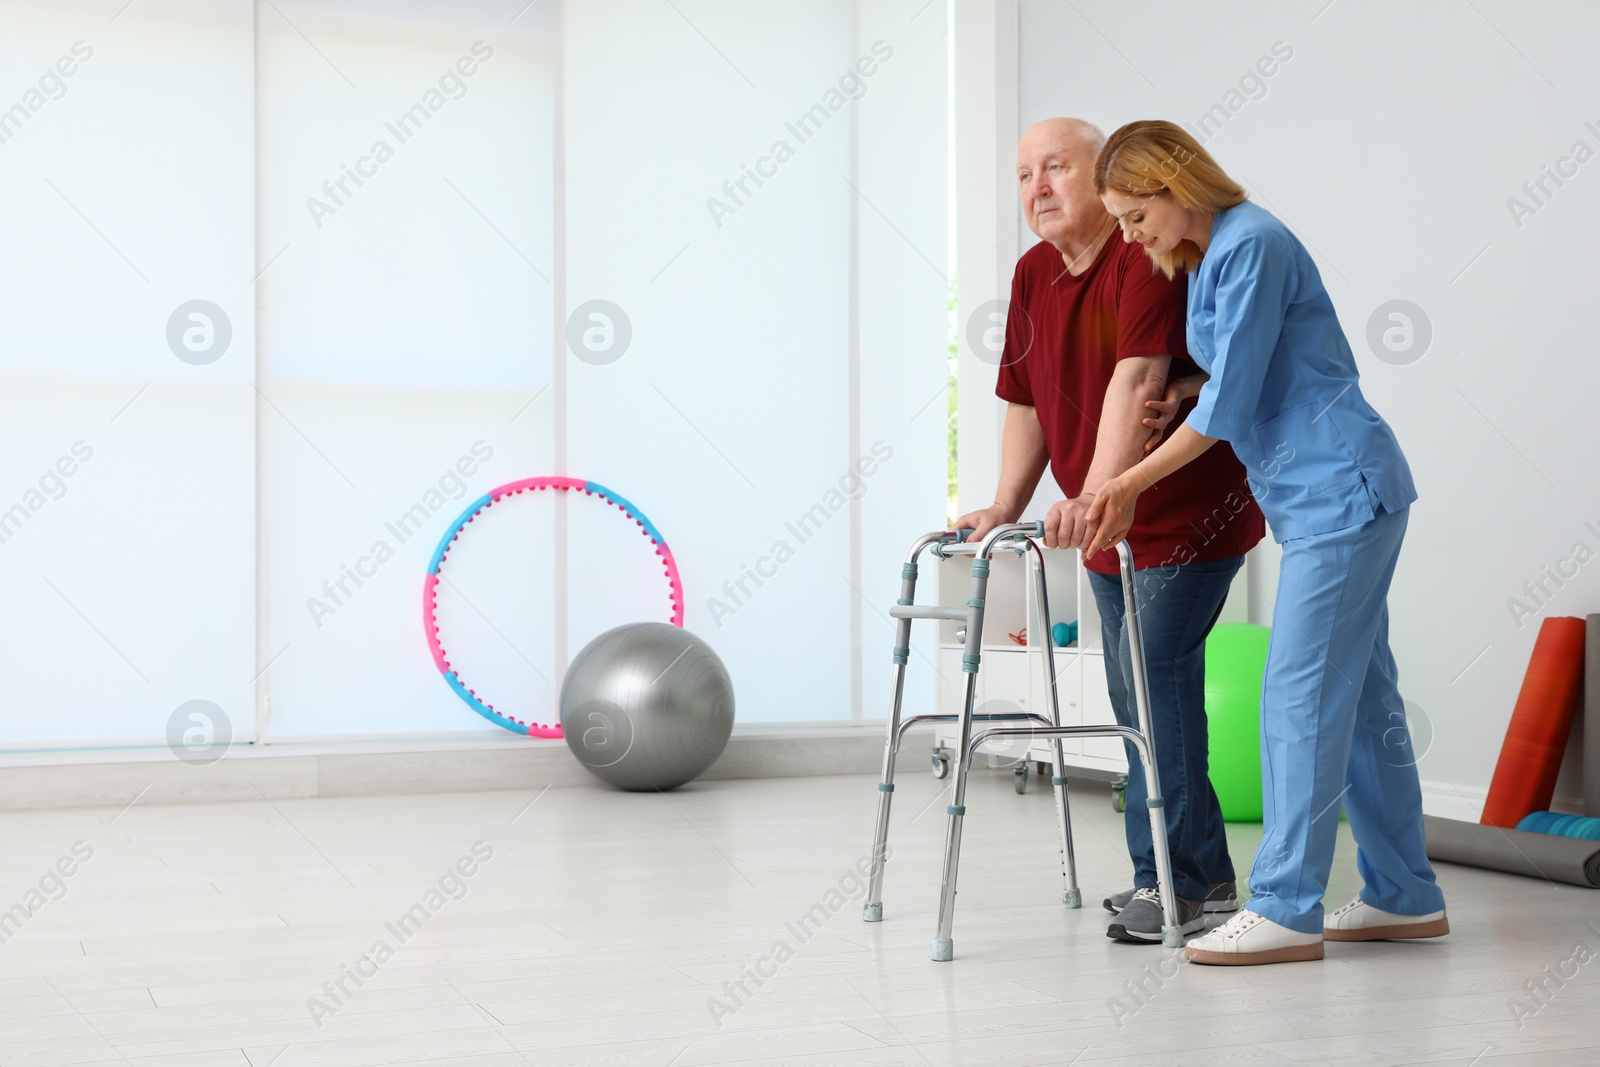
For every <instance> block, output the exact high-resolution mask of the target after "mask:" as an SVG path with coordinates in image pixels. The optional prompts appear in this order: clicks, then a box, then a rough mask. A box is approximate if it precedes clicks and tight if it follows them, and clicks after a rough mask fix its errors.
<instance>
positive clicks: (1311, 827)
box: [1248, 508, 1444, 934]
mask: <svg viewBox="0 0 1600 1067" xmlns="http://www.w3.org/2000/svg"><path fill="white" fill-rule="evenodd" d="M1409 511H1410V509H1409V508H1404V509H1401V510H1400V511H1398V512H1393V513H1390V512H1380V513H1379V514H1378V515H1377V517H1376V518H1374V519H1372V520H1371V521H1370V522H1367V523H1364V524H1362V525H1360V526H1352V527H1349V528H1347V529H1343V530H1335V531H1333V532H1332V533H1325V534H1313V535H1310V536H1307V537H1297V538H1292V539H1290V540H1288V541H1285V542H1284V543H1283V567H1282V570H1281V572H1280V574H1279V578H1278V601H1277V606H1276V608H1275V609H1274V613H1273V623H1272V643H1271V647H1270V649H1269V651H1268V653H1267V672H1266V678H1265V680H1264V683H1263V686H1262V694H1261V780H1262V792H1263V800H1264V802H1265V813H1264V814H1265V817H1264V821H1263V822H1264V824H1263V827H1262V837H1261V848H1260V850H1259V851H1257V853H1256V858H1255V865H1254V869H1253V870H1252V871H1251V874H1250V892H1251V899H1250V903H1249V905H1248V907H1249V908H1250V910H1251V911H1253V912H1255V913H1256V914H1258V915H1262V916H1264V917H1266V918H1268V919H1271V920H1272V921H1273V922H1275V923H1278V924H1280V925H1282V926H1287V927H1288V928H1290V929H1291V930H1298V931H1300V932H1301V933H1307V934H1315V933H1321V932H1322V915H1323V908H1322V897H1323V893H1324V892H1325V891H1326V889H1327V886H1328V872H1329V870H1330V869H1331V867H1332V866H1333V848H1334V842H1335V839H1336V837H1337V835H1338V830H1339V807H1340V804H1341V803H1342V804H1343V805H1344V810H1345V813H1346V814H1347V815H1348V816H1349V818H1350V830H1351V833H1352V834H1353V835H1354V837H1355V839H1356V845H1357V851H1356V865H1357V867H1358V869H1359V870H1360V872H1361V878H1362V882H1363V886H1362V890H1361V899H1362V900H1363V901H1365V902H1366V903H1367V904H1369V905H1371V906H1372V907H1375V908H1380V909H1382V910H1383V911H1387V912H1392V913H1394V914H1397V915H1424V914H1427V913H1428V912H1432V911H1438V910H1439V909H1441V908H1443V907H1444V894H1443V893H1441V892H1440V891H1439V887H1438V885H1437V884H1435V882H1434V875H1433V868H1432V866H1430V865H1429V863H1428V857H1427V853H1426V848H1425V844H1426V842H1425V839H1424V834H1423V824H1422V789H1421V785H1420V783H1419V782H1418V780H1417V768H1416V757H1415V754H1414V753H1413V751H1412V748H1411V739H1410V736H1409V731H1408V730H1407V729H1406V728H1405V726H1406V721H1405V705H1404V703H1403V702H1402V701H1401V699H1400V689H1399V674H1398V672H1397V671H1396V669H1395V663H1394V656H1393V655H1392V654H1391V653H1390V651H1389V609H1388V606H1387V604H1386V598H1387V597H1388V594H1389V582H1390V580H1391V579H1392V578H1393V577H1394V568H1395V562H1396V560H1397V559H1398V558H1399V555H1400V543H1401V541H1403V540H1404V538H1405V531H1406V519H1407V517H1408V515H1409ZM1397 728H1398V729H1397Z"/></svg>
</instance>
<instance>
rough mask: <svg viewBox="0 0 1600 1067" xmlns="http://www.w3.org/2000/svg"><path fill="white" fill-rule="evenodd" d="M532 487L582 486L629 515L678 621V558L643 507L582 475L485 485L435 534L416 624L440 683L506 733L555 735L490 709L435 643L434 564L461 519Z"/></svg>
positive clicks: (557, 731) (459, 529) (557, 730)
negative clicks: (660, 568) (651, 553)
mask: <svg viewBox="0 0 1600 1067" xmlns="http://www.w3.org/2000/svg"><path fill="white" fill-rule="evenodd" d="M537 489H565V490H568V491H573V492H582V493H584V494H586V495H588V496H597V497H599V498H600V499H602V500H604V501H605V502H606V503H608V504H610V505H611V506H612V507H615V508H617V509H618V510H620V511H621V512H622V513H623V514H624V515H626V516H628V518H630V519H632V520H633V522H634V525H635V526H638V527H639V528H640V529H641V530H642V531H643V532H644V535H645V536H646V537H648V538H649V539H650V543H651V544H652V545H654V546H655V550H656V555H657V556H660V557H661V561H662V563H664V564H665V565H666V574H667V586H668V590H669V596H670V599H671V601H672V619H671V622H672V625H674V626H682V625H683V581H682V580H681V579H680V578H679V576H678V562H677V560H675V559H673V558H672V549H670V548H668V547H667V542H666V539H665V538H663V537H662V536H661V531H660V530H657V529H656V528H655V525H654V524H653V523H652V522H651V521H650V520H649V519H647V518H645V517H644V513H643V512H641V511H640V510H639V509H638V508H636V507H634V506H633V505H632V504H631V503H629V502H628V501H627V500H625V499H623V498H622V497H621V496H619V495H618V494H616V493H613V492H612V491H611V490H609V489H607V488H606V487H605V486H603V485H600V484H598V483H596V482H587V481H584V480H583V479H582V478H524V479H522V480H521V481H517V482H507V483H506V484H505V485H502V486H500V487H499V488H498V489H491V490H489V492H487V493H485V494H484V495H483V496H481V497H479V498H478V499H477V500H474V501H473V502H472V503H471V504H469V505H468V506H467V510H465V511H463V512H462V513H461V515H460V517H458V518H457V519H456V521H455V522H454V523H453V524H451V526H450V529H449V530H447V531H446V532H445V535H444V537H442V538H441V539H440V540H439V547H438V548H436V549H434V551H433V559H432V561H431V562H429V564H428V576H427V578H426V579H425V580H424V581H423V583H422V629H423V632H424V633H425V634H427V637H428V650H429V651H430V652H432V653H433V665H434V666H435V667H438V668H439V673H440V674H442V675H443V676H444V680H445V683H446V684H448V685H449V686H450V688H451V689H453V690H454V691H455V694H456V696H458V697H460V698H461V699H462V700H464V701H466V704H467V707H469V708H471V709H472V710H473V711H475V712H477V713H478V714H479V715H482V716H483V717H484V718H485V719H488V720H489V721H490V722H492V723H494V724H495V725H496V726H503V727H505V728H506V729H507V730H510V731H511V732H512V733H518V734H527V735H528V736H529V737H560V736H562V734H561V724H560V723H556V724H555V725H553V726H545V725H542V724H540V723H534V722H523V721H522V720H521V719H518V718H516V717H515V716H512V715H506V714H504V713H503V712H499V711H496V710H495V707H494V705H493V704H490V703H489V702H487V701H486V700H484V699H483V698H481V697H479V696H478V694H477V692H476V691H475V690H473V689H471V688H469V687H468V686H467V684H466V683H465V682H463V681H462V680H461V677H460V675H458V674H456V672H455V669H454V668H452V667H451V666H450V660H449V658H448V657H447V655H446V653H445V650H444V646H443V645H441V644H440V643H439V620H438V617H437V612H438V608H439V605H438V590H439V568H440V567H442V566H443V565H444V560H445V557H446V556H448V555H449V554H450V549H451V547H452V546H453V545H454V544H455V542H456V540H457V539H458V538H460V536H461V534H462V533H463V532H464V531H465V530H466V528H467V523H469V522H471V521H472V520H474V519H476V518H477V517H478V515H479V513H480V512H482V511H483V510H484V509H485V508H487V507H489V506H490V505H491V504H493V503H495V502H496V501H497V500H500V499H501V498H503V497H508V496H515V495H516V494H518V493H525V492H528V491H530V490H537Z"/></svg>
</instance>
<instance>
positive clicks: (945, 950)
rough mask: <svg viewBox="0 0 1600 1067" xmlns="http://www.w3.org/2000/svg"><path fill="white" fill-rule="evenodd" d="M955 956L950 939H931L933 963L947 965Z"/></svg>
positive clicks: (953, 946)
mask: <svg viewBox="0 0 1600 1067" xmlns="http://www.w3.org/2000/svg"><path fill="white" fill-rule="evenodd" d="M955 954H956V945H955V942H954V941H952V940H950V938H948V937H936V938H934V939H933V962H934V963H949V962H950V961H951V960H952V959H954V958H955Z"/></svg>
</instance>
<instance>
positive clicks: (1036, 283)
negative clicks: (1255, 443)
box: [995, 233, 1266, 574]
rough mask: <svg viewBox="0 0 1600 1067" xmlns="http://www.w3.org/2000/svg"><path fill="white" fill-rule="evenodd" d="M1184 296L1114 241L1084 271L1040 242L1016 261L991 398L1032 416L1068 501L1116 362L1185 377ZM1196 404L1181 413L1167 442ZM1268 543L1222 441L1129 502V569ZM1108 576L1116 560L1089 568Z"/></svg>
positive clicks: (1088, 455) (1222, 555)
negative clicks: (1142, 361) (1158, 367)
mask: <svg viewBox="0 0 1600 1067" xmlns="http://www.w3.org/2000/svg"><path fill="white" fill-rule="evenodd" d="M1185 301H1186V286H1185V284H1184V279H1183V278H1182V277H1181V276H1180V277H1178V278H1176V279H1174V280H1171V281H1169V280H1168V279H1167V278H1166V276H1165V275H1163V274H1161V273H1159V272H1158V271H1156V270H1155V269H1154V268H1153V267H1152V265H1151V263H1150V260H1149V258H1148V257H1147V256H1146V255H1145V254H1144V250H1143V249H1141V248H1140V247H1139V246H1137V245H1131V244H1128V243H1127V242H1126V241H1124V240H1122V238H1121V236H1120V235H1119V234H1115V233H1113V234H1112V235H1111V237H1110V238H1109V239H1107V241H1106V243H1105V246H1104V247H1103V248H1101V249H1100V253H1099V255H1097V256H1096V257H1095V261H1094V263H1093V264H1091V265H1090V267H1089V269H1088V270H1086V271H1084V272H1083V273H1082V274H1080V275H1078V276H1077V277H1073V276H1072V275H1071V274H1069V273H1068V272H1067V269H1066V265H1065V264H1064V263H1063V262H1062V260H1061V253H1060V252H1059V251H1057V250H1056V248H1055V247H1054V246H1053V245H1051V244H1050V243H1049V242H1047V241H1041V242H1040V243H1039V244H1037V245H1035V246H1034V247H1033V248H1031V249H1029V250H1028V251H1027V252H1026V253H1025V254H1024V255H1023V257H1022V258H1021V259H1020V260H1018V261H1017V270H1016V273H1015V274H1014V275H1012V279H1011V306H1010V308H1009V310H1008V312H1007V315H1006V342H1005V351H1004V353H1003V355H1002V358H1001V365H1000V381H999V384H998V385H997V386H996V387H995V392H996V393H997V394H998V395H999V397H1000V398H1001V399H1002V400H1006V401H1009V402H1011V403H1013V404H1025V405H1027V406H1029V407H1032V408H1034V409H1035V410H1036V411H1037V412H1038V414H1039V425H1040V426H1041V427H1043V429H1044V439H1045V444H1046V446H1047V448H1048V449H1049V452H1050V469H1051V471H1052V472H1054V474H1055V479H1056V484H1057V485H1059V486H1060V487H1061V491H1062V492H1063V493H1065V494H1066V496H1067V497H1068V498H1069V499H1070V498H1072V497H1075V496H1077V495H1078V494H1079V493H1081V492H1082V491H1083V482H1084V479H1085V478H1087V477H1088V475H1089V464H1090V463H1091V462H1092V461H1093V459H1094V445H1095V435H1096V432H1097V430H1098V427H1099V425H1100V408H1101V405H1102V404H1103V403H1104V401H1105V397H1106V388H1107V387H1108V386H1109V385H1110V384H1111V374H1112V371H1113V369H1114V368H1115V367H1116V363H1117V361H1118V360H1120V359H1128V358H1130V357H1133V356H1172V357H1173V367H1172V373H1173V375H1174V376H1176V375H1178V374H1180V373H1182V372H1183V371H1185V370H1189V371H1192V369H1193V364H1191V363H1190V362H1189V360H1188V356H1187V351H1188V350H1187V347H1186V343H1185V337H1184V318H1185V314H1186V311H1187V309H1186V307H1185ZM1193 407H1194V401H1193V400H1190V401H1187V402H1185V404H1184V405H1183V407H1181V408H1180V409H1179V410H1178V418H1177V420H1176V421H1175V422H1174V423H1173V425H1172V426H1170V427H1168V432H1169V433H1170V432H1171V431H1172V430H1173V429H1175V428H1176V427H1177V425H1178V424H1180V423H1182V422H1183V420H1184V418H1186V417H1187V416H1188V414H1189V411H1190V410H1191V409H1192V408H1193ZM1265 532H1266V525H1265V523H1264V522H1263V520H1262V518H1261V509H1260V508H1258V507H1257V506H1256V502H1255V499H1254V498H1253V497H1252V496H1251V495H1250V489H1249V486H1248V484H1247V482H1246V480H1245V470H1244V467H1243V465H1241V464H1240V462H1239V460H1238V458H1237V457H1235V456H1234V454H1233V449H1232V448H1230V447H1229V446H1228V444H1227V442H1225V441H1219V442H1218V443H1217V444H1215V445H1213V446H1212V447H1211V448H1209V449H1207V450H1206V452H1205V454H1204V455H1202V456H1201V457H1200V458H1199V459H1196V460H1195V461H1194V462H1192V463H1190V464H1189V465H1188V466H1185V467H1183V468H1181V469H1179V470H1177V471H1175V472H1173V473H1172V474H1170V475H1168V476H1167V477H1165V478H1163V479H1162V480H1161V481H1160V482H1158V483H1156V485H1155V486H1154V487H1153V488H1151V489H1150V490H1149V491H1147V492H1145V493H1144V494H1142V495H1141V496H1140V497H1139V504H1138V507H1137V510H1136V511H1135V512H1134V521H1133V529H1132V531H1131V532H1130V533H1129V535H1128V542H1129V546H1130V547H1131V548H1132V549H1133V559H1134V565H1135V566H1136V567H1138V568H1139V569H1140V570H1143V569H1145V568H1146V567H1160V566H1170V565H1172V564H1175V563H1176V564H1183V563H1193V562H1198V561H1203V560H1217V559H1226V558H1228V557H1230V556H1242V555H1244V553H1246V552H1248V551H1249V550H1250V548H1251V547H1252V546H1254V545H1255V544H1256V542H1258V541H1260V540H1261V538H1262V536H1263V535H1264V534H1265ZM1087 565H1088V567H1089V569H1090V570H1094V571H1099V572H1100V573H1101V574H1116V573H1117V571H1118V567H1117V557H1116V553H1115V552H1102V553H1100V554H1099V555H1098V556H1096V557H1095V558H1094V559H1092V560H1090V561H1089V562H1088V564H1087Z"/></svg>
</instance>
